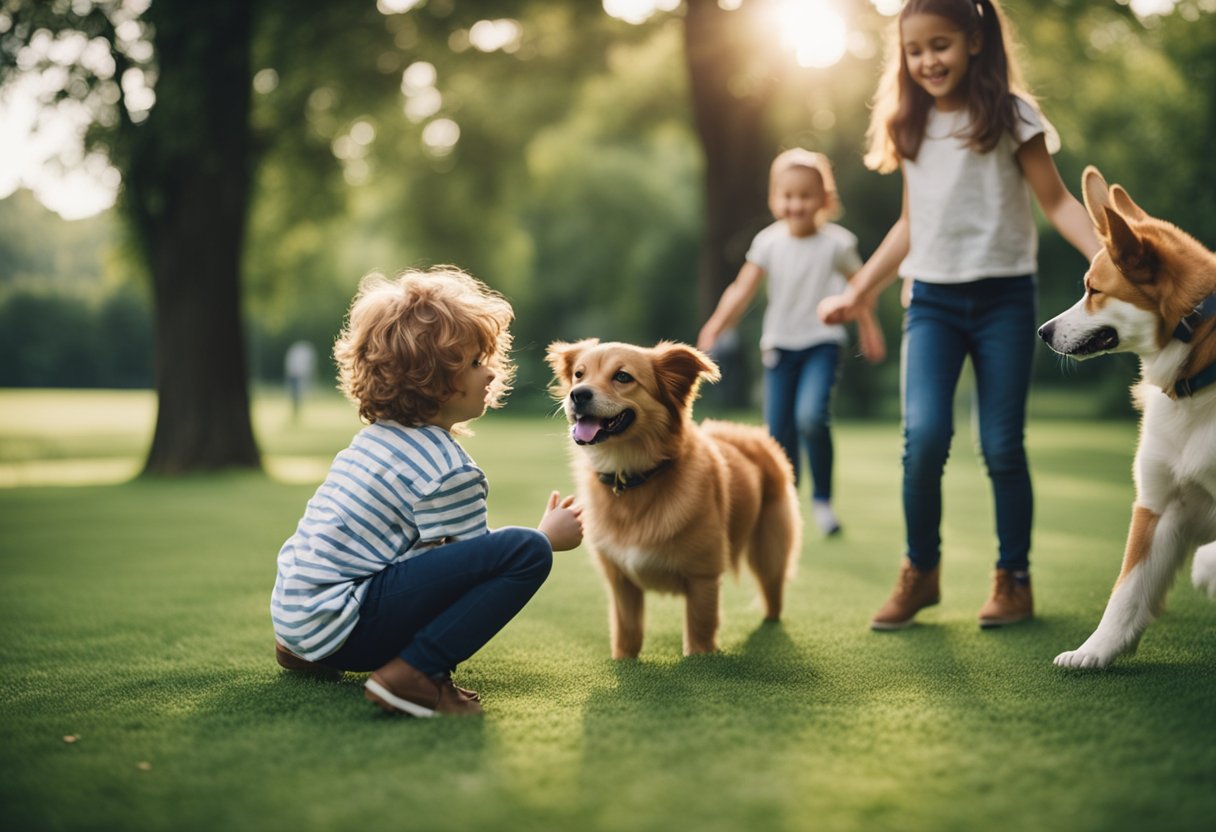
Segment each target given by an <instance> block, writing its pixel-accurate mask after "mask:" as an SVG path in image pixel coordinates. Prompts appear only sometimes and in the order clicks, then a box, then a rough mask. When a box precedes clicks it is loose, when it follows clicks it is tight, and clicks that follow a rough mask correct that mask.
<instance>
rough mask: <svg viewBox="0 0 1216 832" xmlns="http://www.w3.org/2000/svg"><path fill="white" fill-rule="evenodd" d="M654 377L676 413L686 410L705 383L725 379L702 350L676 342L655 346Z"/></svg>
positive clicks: (666, 342) (664, 342) (663, 342)
mask: <svg viewBox="0 0 1216 832" xmlns="http://www.w3.org/2000/svg"><path fill="white" fill-rule="evenodd" d="M654 349H655V352H656V353H658V354H657V355H656V357H655V359H654V374H655V377H656V378H657V379H658V382H659V387H660V389H662V390H663V391H664V392H665V393H667V395H669V396H670V397H671V399H672V403H673V404H674V405H675V409H676V410H683V409H684V408H685V407H687V406H688V405H689V404H691V403H692V402H693V400H695V399H696V397H697V390H698V388H699V387H700V386H701V382H702V381H717V380H718V379H720V378H722V372H721V370H719V369H718V365H717V364H715V363H714V362H713V359H711V358H710V357H709V356H707V355H706V354H705V353H703V352H701V351H700V350H696V349H693V348H692V347H690V346H688V345H687V344H677V343H675V342H674V341H661V342H659V343H658V344H655V347H654Z"/></svg>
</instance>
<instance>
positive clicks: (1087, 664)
mask: <svg viewBox="0 0 1216 832" xmlns="http://www.w3.org/2000/svg"><path fill="white" fill-rule="evenodd" d="M1114 658H1115V657H1114V656H1104V655H1102V654H1100V653H1095V652H1092V651H1089V650H1084V649H1077V650H1069V651H1068V652H1067V653H1061V654H1060V655H1058V656H1056V658H1055V666H1056V667H1068V668H1072V669H1074V670H1102V669H1103V668H1105V667H1106V666H1107V665H1109V664H1110V663H1111V661H1113V660H1114Z"/></svg>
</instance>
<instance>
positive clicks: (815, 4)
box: [775, 0, 848, 68]
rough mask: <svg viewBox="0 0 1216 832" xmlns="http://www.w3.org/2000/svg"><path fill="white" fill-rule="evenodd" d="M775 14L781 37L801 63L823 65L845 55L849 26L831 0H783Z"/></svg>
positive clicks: (829, 63)
mask: <svg viewBox="0 0 1216 832" xmlns="http://www.w3.org/2000/svg"><path fill="white" fill-rule="evenodd" d="M775 14H776V17H777V25H778V26H779V30H780V32H781V40H782V42H783V43H784V44H785V45H786V47H787V48H790V49H793V50H794V55H795V57H796V58H797V60H798V65H799V66H805V67H816V68H824V67H829V66H832V65H833V64H835V63H836V62H837V61H839V60H840V59H841V58H843V57H844V53H845V51H846V49H847V47H848V30H847V29H846V27H845V25H844V18H842V17H841V16H840V14H839V13H838V12H837V11H836V9H835V8H833V6H832V4H831V2H829V0H782V2H781V3H779V4H778V5H777V7H776V9H775Z"/></svg>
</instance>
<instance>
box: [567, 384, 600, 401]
mask: <svg viewBox="0 0 1216 832" xmlns="http://www.w3.org/2000/svg"><path fill="white" fill-rule="evenodd" d="M594 395H595V392H594V391H593V390H592V389H591V388H590V387H586V386H584V385H579V386H578V387H575V388H574V389H573V390H571V391H570V401H572V402H574V403H575V404H577V405H582V404H587V403H588V402H590V401H591V397H592V396H594Z"/></svg>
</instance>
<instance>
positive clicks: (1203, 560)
mask: <svg viewBox="0 0 1216 832" xmlns="http://www.w3.org/2000/svg"><path fill="white" fill-rule="evenodd" d="M1191 582H1192V583H1193V584H1195V589H1198V590H1200V591H1201V592H1206V593H1207V595H1208V597H1209V598H1211V599H1213V600H1216V543H1209V544H1207V545H1206V546H1200V547H1199V549H1198V550H1197V551H1196V552H1195V562H1194V563H1193V564H1192V565H1191Z"/></svg>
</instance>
